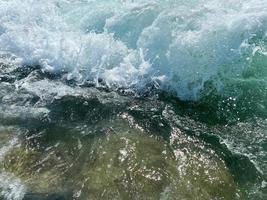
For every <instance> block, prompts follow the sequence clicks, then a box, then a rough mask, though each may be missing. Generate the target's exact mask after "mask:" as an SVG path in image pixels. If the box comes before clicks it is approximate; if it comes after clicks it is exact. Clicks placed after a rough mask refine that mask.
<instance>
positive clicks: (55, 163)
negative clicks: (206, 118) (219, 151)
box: [3, 121, 240, 199]
mask: <svg viewBox="0 0 267 200" xmlns="http://www.w3.org/2000/svg"><path fill="white" fill-rule="evenodd" d="M124 122H125V121H120V122H119V123H118V122H117V124H116V123H115V122H114V124H113V125H114V126H115V127H113V128H109V129H104V133H105V134H99V135H97V136H91V135H81V134H78V133H77V132H76V133H75V132H71V131H67V130H65V129H62V128H52V129H51V130H49V131H46V132H43V133H42V134H39V135H38V134H37V135H35V136H30V137H28V139H27V140H25V141H22V142H21V145H20V146H17V147H16V148H13V149H12V150H11V151H10V152H9V153H8V154H7V155H6V156H5V158H4V161H3V169H4V170H5V171H7V172H9V173H12V174H13V175H15V176H17V177H19V178H20V179H21V181H22V182H23V183H24V184H25V187H26V188H27V195H26V196H25V198H26V197H27V198H28V199H31V197H32V196H31V195H30V194H34V195H35V196H36V195H37V196H36V197H38V198H39V199H46V198H47V197H48V196H49V195H50V196H51V195H53V194H56V195H59V196H58V197H59V198H65V199H73V198H74V199H194V198H196V197H199V199H222V198H223V199H238V198H239V195H240V194H239V193H240V192H239V190H238V186H237V185H236V184H235V182H234V180H233V177H232V175H231V174H230V172H229V171H228V169H227V168H226V167H225V165H224V163H223V161H221V160H220V159H219V158H218V157H216V156H215V155H214V154H213V152H211V151H209V150H205V149H204V148H202V146H201V144H200V143H199V144H198V145H196V144H197V143H196V142H195V141H194V140H193V139H192V138H188V137H185V136H184V137H183V134H182V133H181V132H179V130H173V134H176V136H177V137H175V136H174V135H172V136H173V137H172V138H171V140H170V143H169V142H167V141H165V140H163V139H161V138H156V137H155V136H151V135H147V134H145V133H141V132H140V131H137V130H136V129H133V128H130V127H128V126H125V124H123V123H124ZM118 124H120V126H119V125H118ZM116 125H118V126H117V127H116ZM181 141H185V142H181ZM42 194H45V195H42ZM27 198H26V199H27Z"/></svg>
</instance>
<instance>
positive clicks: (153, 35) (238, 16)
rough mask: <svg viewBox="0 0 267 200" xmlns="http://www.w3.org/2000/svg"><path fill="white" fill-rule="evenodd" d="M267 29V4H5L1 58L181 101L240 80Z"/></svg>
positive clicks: (122, 0) (105, 0)
mask: <svg viewBox="0 0 267 200" xmlns="http://www.w3.org/2000/svg"><path fill="white" fill-rule="evenodd" d="M266 30H267V1H265V0H254V1H252V0H231V1H230V0H226V1H219V0H206V1H203V0H191V1H178V0H162V1H159V0H131V1H128V0H87V1H86V0H76V1H74V0H73V1H70V0H64V1H62V0H47V1H41V0H8V1H7V0H0V52H1V54H2V55H5V56H6V55H8V54H10V55H12V56H14V55H15V56H16V59H13V62H14V63H16V64H19V65H21V66H23V65H41V66H42V69H43V70H45V71H50V72H55V73H61V72H64V73H67V74H68V75H67V76H66V77H67V78H68V79H75V80H76V81H78V82H81V83H83V82H84V81H86V80H90V81H94V82H95V83H96V84H98V81H99V80H103V81H104V82H105V83H106V85H108V86H109V87H115V88H116V87H127V88H128V87H130V88H137V89H141V90H142V89H143V88H144V87H146V85H147V84H150V83H151V82H155V83H157V85H158V86H159V87H161V88H162V89H164V90H167V91H170V92H174V93H175V94H176V95H177V96H178V97H180V98H181V99H191V100H192V99H193V100H195V99H198V98H199V95H200V92H201V90H202V89H203V87H204V84H205V82H207V81H210V80H212V81H213V83H214V86H215V87H217V88H218V89H219V88H220V87H221V86H223V83H222V79H224V78H229V77H234V76H238V75H240V74H241V73H242V72H243V71H244V70H245V69H246V68H247V67H248V66H249V65H250V63H251V60H252V58H253V55H254V54H255V51H256V52H257V51H258V52H266V51H265V50H264V48H266V44H265V43H264V41H265V40H266V32H267V31H266ZM257 38H260V40H261V41H263V42H257V41H256V40H257ZM257 49H260V50H257ZM263 55H264V54H263ZM265 56H266V55H265Z"/></svg>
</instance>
